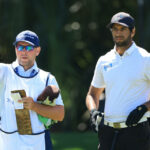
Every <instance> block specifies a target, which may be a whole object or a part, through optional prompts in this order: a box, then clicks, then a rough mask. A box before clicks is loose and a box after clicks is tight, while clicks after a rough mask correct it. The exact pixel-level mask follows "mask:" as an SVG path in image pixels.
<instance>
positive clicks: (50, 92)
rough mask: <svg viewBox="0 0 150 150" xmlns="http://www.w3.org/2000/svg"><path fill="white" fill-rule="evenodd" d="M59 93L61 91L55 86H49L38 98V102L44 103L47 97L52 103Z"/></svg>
mask: <svg viewBox="0 0 150 150" xmlns="http://www.w3.org/2000/svg"><path fill="white" fill-rule="evenodd" d="M59 92H60V91H59V89H58V88H57V87H56V86H55V85H49V86H47V87H46V88H45V89H44V90H43V92H42V93H41V94H40V95H39V96H38V98H37V101H44V100H45V99H46V98H47V97H48V99H49V100H50V101H54V99H55V98H57V97H58V95H59Z"/></svg>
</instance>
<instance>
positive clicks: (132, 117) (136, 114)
mask: <svg viewBox="0 0 150 150" xmlns="http://www.w3.org/2000/svg"><path fill="white" fill-rule="evenodd" d="M147 111H148V109H147V107H146V106H145V105H140V106H138V107H136V109H134V110H133V111H132V112H130V114H129V116H128V117H127V120H126V125H127V126H129V127H131V126H134V125H136V124H137V123H138V122H139V120H140V119H141V118H142V117H143V115H144V114H145V113H146V112H147Z"/></svg>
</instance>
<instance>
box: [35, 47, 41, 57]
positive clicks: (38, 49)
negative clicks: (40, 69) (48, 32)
mask: <svg viewBox="0 0 150 150" xmlns="http://www.w3.org/2000/svg"><path fill="white" fill-rule="evenodd" d="M40 52H41V47H40V46H39V47H37V48H36V56H38V55H39V54H40Z"/></svg>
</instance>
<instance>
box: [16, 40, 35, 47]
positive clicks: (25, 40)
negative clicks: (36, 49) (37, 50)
mask: <svg viewBox="0 0 150 150" xmlns="http://www.w3.org/2000/svg"><path fill="white" fill-rule="evenodd" d="M18 42H26V43H28V44H31V45H32V46H35V45H34V43H32V42H29V41H26V40H19V41H15V42H14V43H13V45H16V44H17V43H18Z"/></svg>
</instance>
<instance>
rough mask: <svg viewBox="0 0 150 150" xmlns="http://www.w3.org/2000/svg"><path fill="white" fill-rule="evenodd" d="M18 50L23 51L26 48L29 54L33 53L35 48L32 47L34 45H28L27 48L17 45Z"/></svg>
mask: <svg viewBox="0 0 150 150" xmlns="http://www.w3.org/2000/svg"><path fill="white" fill-rule="evenodd" d="M16 48H17V50H18V51H23V50H24V48H25V50H26V51H28V52H29V51H32V50H33V49H34V48H35V46H32V45H27V46H23V45H17V46H16Z"/></svg>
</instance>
